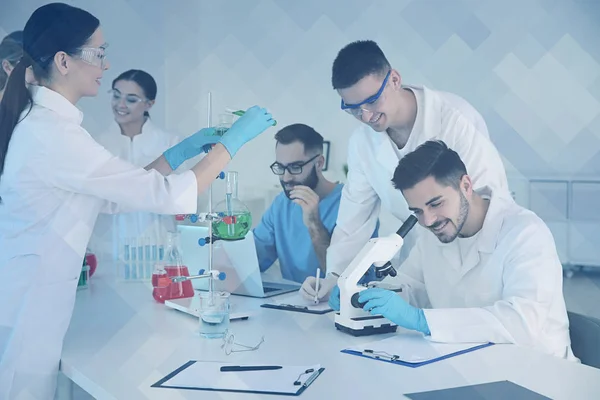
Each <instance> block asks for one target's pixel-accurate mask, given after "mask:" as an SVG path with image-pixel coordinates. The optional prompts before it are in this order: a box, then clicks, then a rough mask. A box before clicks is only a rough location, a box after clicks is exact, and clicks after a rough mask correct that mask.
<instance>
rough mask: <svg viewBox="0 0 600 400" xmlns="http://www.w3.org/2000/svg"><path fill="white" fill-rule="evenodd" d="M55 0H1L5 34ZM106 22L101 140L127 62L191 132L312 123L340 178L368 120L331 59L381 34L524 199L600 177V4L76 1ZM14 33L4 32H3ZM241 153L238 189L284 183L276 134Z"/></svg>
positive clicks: (165, 114) (399, 62)
mask: <svg viewBox="0 0 600 400" xmlns="http://www.w3.org/2000/svg"><path fill="white" fill-rule="evenodd" d="M44 3H46V2H44V1H37V0H3V2H2V6H0V7H1V8H0V10H1V12H0V34H2V33H4V32H10V31H12V30H15V29H19V28H21V27H22V26H23V24H24V23H25V21H26V19H27V17H28V16H29V15H30V13H31V12H32V11H33V10H34V9H35V8H36V7H37V6H39V5H41V4H44ZM68 3H71V4H74V5H78V6H81V7H85V8H86V9H88V10H90V11H91V12H92V13H94V14H95V15H97V16H98V17H99V18H100V19H101V22H102V26H103V29H104V32H105V36H106V38H107V40H108V41H109V42H110V48H109V50H110V52H109V56H110V61H111V63H112V67H111V69H110V70H109V71H107V73H106V74H105V78H104V84H103V87H102V90H101V93H100V95H99V96H98V97H97V98H94V99H85V100H84V101H82V103H81V107H82V108H83V110H84V111H85V114H86V117H85V121H84V124H85V126H86V127H87V128H88V129H89V130H90V131H92V132H94V131H97V130H100V129H103V128H104V127H105V126H106V125H107V124H108V123H109V122H110V120H111V115H110V109H109V98H108V95H107V94H106V91H107V90H108V89H109V88H110V81H111V80H112V79H113V78H114V77H116V75H117V74H119V73H120V72H122V71H124V70H126V69H129V68H141V69H144V70H147V71H148V72H150V73H151V74H152V75H153V76H154V77H155V79H156V80H157V83H158V86H159V93H158V99H157V103H156V105H155V107H154V110H153V112H152V115H153V118H154V119H155V120H156V121H157V122H158V123H159V124H160V125H163V126H165V127H166V128H168V129H170V130H173V131H176V132H178V133H180V134H190V133H192V132H194V131H196V130H197V129H198V128H200V127H203V126H205V124H206V120H207V116H206V113H207V112H206V107H207V102H206V98H207V93H208V91H212V93H213V109H214V112H213V117H214V118H215V119H216V118H217V114H218V113H219V112H220V110H222V109H223V108H224V107H235V108H238V107H239V108H247V107H249V106H251V105H253V104H260V105H262V106H265V107H268V108H269V110H271V111H272V113H273V115H274V116H275V117H276V118H277V120H278V121H279V124H278V127H283V126H285V125H287V124H290V123H295V122H303V123H307V124H309V125H312V126H313V127H315V128H316V129H317V130H318V131H320V132H321V133H322V134H323V135H324V136H325V138H326V139H328V140H330V141H331V142H332V146H331V157H330V171H329V172H327V173H326V175H327V176H328V177H329V178H331V179H334V180H341V179H343V172H342V166H343V164H344V163H345V160H346V147H347V141H348V136H349V135H350V133H351V131H352V130H353V128H354V127H355V126H357V124H358V122H356V121H355V120H354V119H353V118H351V117H350V116H348V115H347V114H345V113H344V112H342V111H341V110H340V109H339V97H338V96H337V95H336V93H335V92H334V91H333V90H332V89H331V84H330V74H331V64H332V62H333V59H334V58H335V56H336V54H337V52H338V51H339V49H340V48H341V47H343V46H344V45H345V44H347V43H348V42H350V41H352V40H356V39H364V38H370V39H374V40H376V41H377V42H379V44H380V45H381V47H382V48H383V50H384V51H385V53H386V54H387V56H388V58H389V60H390V61H391V63H392V64H393V65H394V67H395V68H397V69H398V70H400V72H401V73H402V75H403V78H404V81H405V82H407V83H412V84H425V85H429V86H431V87H433V88H437V89H441V90H449V91H454V92H456V93H458V94H460V95H462V96H463V97H465V98H466V99H468V100H469V101H471V102H472V103H473V104H474V105H475V106H476V107H477V108H478V109H479V110H480V112H481V113H482V114H483V116H484V117H485V119H486V122H487V123H488V127H489V129H490V134H491V136H492V139H493V141H494V142H495V143H496V145H497V147H498V149H499V150H500V152H501V154H502V155H503V157H504V160H505V165H506V168H507V171H508V173H509V175H511V176H512V177H514V179H513V180H512V182H514V183H513V187H514V188H515V190H516V191H517V192H519V193H517V197H518V199H519V198H521V196H525V195H526V193H524V192H525V189H521V188H526V187H527V185H524V184H523V179H524V178H527V177H530V176H534V175H548V174H568V175H572V174H577V175H584V176H597V175H598V174H600V152H599V151H598V150H599V149H600V39H598V38H599V37H600V24H598V21H599V20H600V1H591V0H589V1H588V0H504V1H500V0H447V1H443V0H361V1H358V0H328V1H323V0H303V1H292V0H221V1H214V0H178V1H174V2H167V1H162V0H160V1H159V0H103V1H99V0H98V1H84V0H79V1H69V2H68ZM3 31H4V32H3ZM275 132H276V129H275V128H273V129H270V130H269V131H268V132H267V133H266V134H265V135H263V136H262V137H260V138H259V139H257V140H256V141H254V142H252V143H250V144H249V145H248V146H246V147H245V148H243V149H242V150H241V151H240V152H239V153H238V156H237V157H236V159H235V160H234V161H233V162H232V164H231V168H232V169H235V170H238V171H239V172H240V184H241V185H242V188H241V195H242V196H243V197H249V196H252V195H253V194H255V193H258V194H264V193H265V191H266V190H267V189H269V188H272V187H273V186H274V185H276V184H277V179H276V177H275V176H273V175H272V174H271V172H270V170H269V169H268V166H269V164H270V163H271V162H272V161H273V158H274V155H273V144H274V143H273V139H272V137H273V135H274V134H275Z"/></svg>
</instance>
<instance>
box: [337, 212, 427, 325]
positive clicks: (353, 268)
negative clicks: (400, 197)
mask: <svg viewBox="0 0 600 400" xmlns="http://www.w3.org/2000/svg"><path fill="white" fill-rule="evenodd" d="M416 223H417V218H416V217H415V216H414V215H411V216H410V217H408V219H407V220H406V221H405V222H404V223H403V224H402V226H401V227H400V229H398V231H397V232H396V233H394V234H392V235H390V236H385V237H380V238H373V239H371V240H369V241H368V242H367V244H366V245H365V246H364V247H363V248H362V250H361V251H360V253H358V255H357V256H356V257H354V259H353V260H352V262H351V263H350V265H349V266H348V268H346V270H345V271H344V273H343V274H342V275H341V276H340V277H339V278H338V287H339V289H340V312H339V313H337V314H336V315H335V327H336V328H337V329H338V330H340V331H342V332H346V333H348V334H350V335H353V336H367V335H374V334H381V333H391V332H395V331H396V328H397V325H395V324H394V323H392V322H391V321H389V320H388V319H386V318H384V317H383V316H381V315H371V314H370V313H368V312H367V311H364V310H363V309H362V308H363V306H364V304H363V303H359V301H358V296H359V294H360V292H361V291H363V290H365V289H368V286H365V285H359V284H358V282H359V281H360V280H361V278H362V277H363V276H364V274H365V273H366V272H367V271H368V270H369V268H371V265H373V266H374V267H375V272H376V276H377V278H384V277H386V276H388V275H390V276H392V277H394V276H396V274H397V273H396V270H395V269H394V267H393V266H392V264H391V262H390V260H391V259H392V257H394V255H396V254H397V253H398V252H399V251H400V249H401V248H402V245H403V243H404V238H405V237H406V235H407V234H408V232H409V231H410V230H411V229H412V228H413V226H414V225H415V224H416Z"/></svg>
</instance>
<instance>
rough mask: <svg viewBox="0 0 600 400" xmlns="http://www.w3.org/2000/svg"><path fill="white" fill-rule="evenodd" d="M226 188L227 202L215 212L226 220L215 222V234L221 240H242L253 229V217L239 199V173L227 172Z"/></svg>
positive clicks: (220, 205) (217, 206) (224, 201)
mask: <svg viewBox="0 0 600 400" xmlns="http://www.w3.org/2000/svg"><path fill="white" fill-rule="evenodd" d="M225 186H226V190H225V200H223V201H221V202H219V204H217V205H216V206H215V208H214V212H216V213H218V214H219V215H220V216H224V217H225V218H224V219H223V220H221V221H213V223H212V228H213V234H214V235H215V236H217V237H218V238H219V239H221V240H240V239H243V238H244V237H246V234H247V233H248V231H250V228H251V227H252V215H251V214H250V210H249V209H248V207H246V205H245V204H244V203H242V202H241V201H240V200H239V199H238V173H237V172H235V171H229V172H227V174H226V176H225ZM227 217H233V218H227Z"/></svg>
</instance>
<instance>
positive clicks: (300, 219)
mask: <svg viewBox="0 0 600 400" xmlns="http://www.w3.org/2000/svg"><path fill="white" fill-rule="evenodd" d="M275 140H276V145H275V159H276V161H275V162H274V163H273V164H271V170H272V171H273V173H274V174H275V175H277V176H278V177H279V182H280V183H281V186H282V188H283V193H281V194H279V195H278V196H277V197H276V198H275V200H273V203H272V204H271V206H270V207H269V208H268V209H267V211H266V212H265V213H264V214H263V217H262V219H261V221H260V224H259V225H258V226H257V227H256V228H255V229H254V231H253V233H254V241H255V243H256V253H257V255H258V264H259V266H260V270H261V272H264V271H266V270H267V269H268V268H270V267H271V266H272V265H273V263H274V262H275V261H276V260H279V266H280V268H281V275H282V276H283V278H284V279H288V280H292V281H295V282H298V283H301V282H303V281H304V280H305V279H307V278H309V277H312V279H313V280H314V279H315V273H316V271H317V268H321V270H322V271H323V272H322V276H321V278H323V277H324V276H325V252H326V250H327V247H328V246H329V240H330V235H331V231H332V230H333V227H334V225H335V221H336V219H337V213H338V207H339V203H340V195H341V191H342V185H341V184H337V183H335V182H330V181H328V180H327V179H325V177H324V176H323V172H322V170H323V164H324V162H325V158H324V157H323V136H321V135H320V134H319V133H318V132H317V131H315V130H314V129H313V128H311V127H310V126H307V125H304V124H293V125H289V126H286V127H285V128H283V129H281V130H280V131H279V132H277V134H276V135H275ZM301 293H303V294H304V295H305V296H312V298H313V299H314V296H315V292H314V290H313V291H312V292H306V293H305V292H304V291H303V290H301Z"/></svg>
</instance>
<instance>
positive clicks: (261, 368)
mask: <svg viewBox="0 0 600 400" xmlns="http://www.w3.org/2000/svg"><path fill="white" fill-rule="evenodd" d="M281 368H283V367H281V366H279V365H254V366H252V365H248V366H240V365H225V366H223V367H221V372H243V371H268V370H273V369H281Z"/></svg>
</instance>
